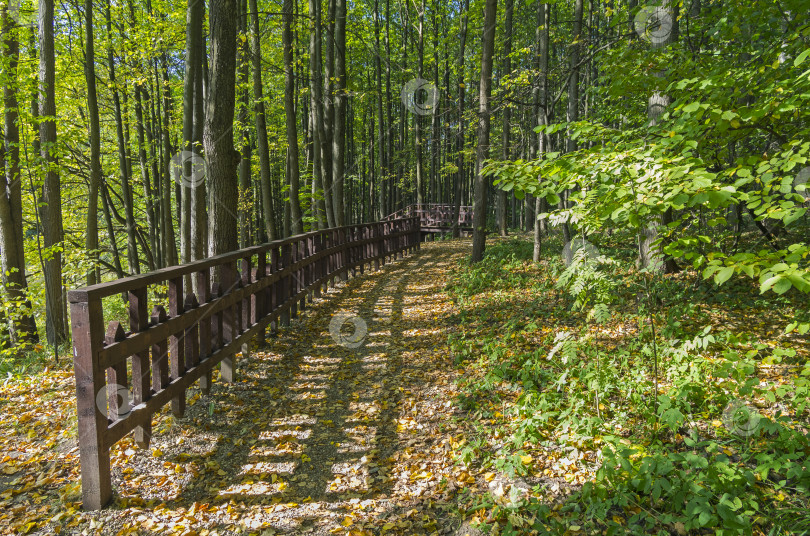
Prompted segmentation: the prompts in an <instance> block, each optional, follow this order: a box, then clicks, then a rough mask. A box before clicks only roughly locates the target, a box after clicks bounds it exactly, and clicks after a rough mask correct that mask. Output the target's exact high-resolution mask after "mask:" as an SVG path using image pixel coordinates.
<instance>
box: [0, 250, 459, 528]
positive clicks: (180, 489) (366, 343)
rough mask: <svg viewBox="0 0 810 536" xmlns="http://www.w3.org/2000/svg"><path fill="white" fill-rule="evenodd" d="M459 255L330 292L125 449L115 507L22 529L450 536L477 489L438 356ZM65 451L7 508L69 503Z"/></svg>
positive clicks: (442, 355)
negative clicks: (55, 473) (466, 493)
mask: <svg viewBox="0 0 810 536" xmlns="http://www.w3.org/2000/svg"><path fill="white" fill-rule="evenodd" d="M467 251H468V244H466V242H435V243H429V244H424V245H423V248H422V251H421V252H420V253H417V254H415V255H412V256H410V257H407V258H405V259H402V260H400V261H397V262H396V263H393V264H389V265H387V266H385V267H384V268H383V269H382V270H381V271H378V272H372V273H370V274H369V273H367V274H366V275H365V276H361V277H358V278H355V279H351V280H350V281H349V282H348V283H347V284H345V285H343V286H342V287H341V288H338V289H333V290H330V291H329V293H328V294H326V295H325V296H324V297H323V298H321V299H318V300H316V301H315V303H314V304H312V306H310V307H308V309H307V310H306V311H305V313H304V314H303V315H300V316H299V318H298V319H296V320H293V322H292V325H291V326H290V327H289V328H283V329H282V330H280V332H279V334H278V337H276V338H273V339H270V340H269V342H268V345H267V347H266V348H262V349H256V350H255V351H254V354H253V356H252V357H251V359H250V360H240V362H239V372H238V373H239V377H238V382H237V383H236V384H234V385H226V384H223V383H221V382H215V383H214V386H215V387H214V388H213V389H212V392H211V394H210V395H208V396H202V395H201V393H199V392H198V391H196V390H195V391H192V392H190V393H189V408H188V410H187V413H186V416H185V417H184V418H182V419H174V418H172V417H171V416H170V414H169V413H168V412H167V411H164V412H163V413H162V414H161V415H160V416H159V417H158V418H157V419H156V421H155V423H154V430H155V435H154V438H153V441H152V445H151V447H150V449H149V450H148V451H144V450H139V449H137V447H135V446H134V444H133V443H132V441H131V440H130V439H125V440H123V441H122V442H120V443H119V444H118V445H117V446H116V448H115V449H114V450H113V451H112V458H113V486H114V488H115V502H114V505H113V507H112V508H108V509H106V510H104V511H102V512H100V513H89V514H88V513H81V512H74V513H73V514H72V515H67V514H64V515H63V516H62V518H60V519H58V520H57V521H56V522H53V521H49V522H47V523H46V521H47V520H48V518H52V516H53V515H56V513H58V511H59V510H57V511H56V513H54V510H53V508H48V509H47V511H45V512H43V514H44V516H35V517H32V519H33V521H34V522H36V525H35V526H32V527H31V529H32V530H31V533H34V532H37V531H38V530H42V529H48V528H49V527H50V528H53V527H55V526H56V525H62V533H75V532H81V531H82V530H86V529H92V530H90V532H97V533H104V534H116V533H125V534H126V533H129V532H131V531H134V530H135V529H136V528H138V529H139V530H140V532H141V533H142V532H143V531H144V529H146V530H148V531H151V532H164V531H169V532H172V533H181V534H182V533H189V534H191V533H196V534H201V535H203V534H214V532H216V533H218V534H243V533H256V534H276V533H279V534H382V533H385V534H444V533H450V532H452V531H453V530H454V529H455V527H456V526H457V525H458V521H456V520H454V519H452V517H451V515H450V514H449V513H448V512H447V507H448V506H450V505H452V504H453V502H454V501H453V500H452V499H453V496H454V495H455V494H456V493H457V492H458V490H459V489H461V488H464V487H466V486H468V485H469V484H471V483H473V482H474V479H473V477H472V476H470V475H469V474H468V473H466V472H465V471H464V470H463V469H462V468H460V467H459V466H457V465H456V464H455V463H454V461H453V457H452V451H453V450H454V447H455V446H457V441H458V440H459V439H460V437H461V436H460V433H461V432H460V428H459V427H458V426H457V425H456V424H454V419H455V418H457V417H458V415H456V414H455V413H454V409H453V404H452V402H451V401H452V399H453V396H454V394H455V392H454V387H453V379H454V378H453V374H454V372H453V366H452V358H451V356H450V355H449V352H448V351H447V348H446V340H447V335H448V332H449V330H451V329H452V326H453V316H454V314H455V311H454V309H453V305H452V303H451V302H450V301H449V300H448V299H447V298H446V297H445V296H444V294H443V293H442V289H443V287H444V285H445V283H446V274H447V272H448V270H449V269H450V268H451V266H452V265H453V264H454V263H455V262H457V260H458V259H459V258H461V257H462V256H463V255H464V254H465V253H466V252H467ZM340 320H345V322H343V323H344V326H343V327H344V330H343V331H340V330H339V329H337V328H338V326H339V324H340V323H341V322H340ZM330 323H331V324H332V329H331V330H330ZM352 326H356V327H357V328H358V329H359V332H356V334H355V336H352V335H351V331H352V329H351V328H352ZM330 331H331V332H330ZM364 331H365V332H367V334H366V336H365V337H363V338H361V339H362V340H356V339H357V337H359V336H360V335H362V334H363V332H364ZM71 387H72V385H71ZM3 409H5V407H4V408H3ZM73 418H74V419H75V416H74V417H73ZM74 441H75V439H74ZM55 448H56V449H57V451H58V449H59V444H57V446H56V447H55ZM61 450H62V451H66V452H64V454H61V455H59V454H57V456H56V458H55V462H54V463H62V464H67V465H68V466H70V465H71V464H72V465H73V466H75V467H73V468H72V470H68V471H67V473H68V474H65V475H64V477H63V478H62V479H58V478H57V479H55V480H53V482H52V483H51V487H48V486H45V488H46V489H40V490H36V488H34V489H32V490H29V491H28V492H26V493H22V494H17V495H13V496H12V497H10V499H11V500H10V501H9V503H8V504H9V505H10V506H14V505H21V504H27V503H30V502H31V501H32V500H33V495H32V493H34V492H35V491H37V492H38V493H40V494H43V493H45V494H53V493H54V492H56V493H61V494H62V496H63V497H62V499H61V502H62V511H64V509H65V507H68V512H70V511H73V510H74V508H78V507H79V504H78V503H75V502H74V503H71V502H69V501H70V496H71V494H72V497H73V500H74V501H75V492H76V489H75V486H74V487H71V486H70V485H69V481H70V478H71V477H73V478H75V475H76V474H77V470H78V463H77V458H76V456H75V453H73V454H71V453H70V452H69V449H65V448H62V449H61ZM60 456H61V457H60ZM68 469H70V467H69V468H68ZM14 476H19V475H14ZM60 484H61V487H60ZM66 484H67V485H66ZM54 499H55V500H56V501H60V499H59V498H56V497H54ZM43 504H46V503H45V502H43ZM18 511H19V510H18ZM24 512H27V514H25V515H28V514H33V513H34V512H31V511H30V509H25V510H24ZM21 513H22V512H21ZM71 525H72V526H71ZM47 532H50V531H47Z"/></svg>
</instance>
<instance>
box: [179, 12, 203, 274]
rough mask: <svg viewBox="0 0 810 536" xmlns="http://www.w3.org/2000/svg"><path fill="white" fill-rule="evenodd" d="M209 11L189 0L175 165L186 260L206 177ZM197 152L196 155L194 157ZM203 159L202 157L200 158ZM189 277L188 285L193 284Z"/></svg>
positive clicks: (185, 259)
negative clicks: (199, 106) (200, 133)
mask: <svg viewBox="0 0 810 536" xmlns="http://www.w3.org/2000/svg"><path fill="white" fill-rule="evenodd" d="M204 14H205V4H204V3H203V2H199V1H197V0H188V7H187V8H186V65H185V76H184V77H183V145H182V147H183V149H182V152H181V153H180V155H181V158H180V159H178V160H179V161H176V162H175V165H178V164H179V165H181V166H182V168H183V179H182V180H181V181H180V192H181V194H180V195H181V200H182V203H181V204H182V207H183V210H182V212H181V215H180V257H181V261H182V262H184V263H186V262H189V261H190V260H191V258H192V252H191V250H192V247H191V244H192V238H191V220H193V219H194V216H195V212H194V207H193V205H192V199H191V198H192V189H193V188H194V187H195V186H196V183H197V182H198V181H202V180H204V174H203V176H202V177H198V176H197V174H198V173H199V171H200V170H199V169H196V168H198V167H199V164H198V162H201V161H202V157H201V156H200V155H197V154H196V151H195V147H194V93H195V90H196V82H197V76H198V74H197V73H198V71H202V65H201V59H202V55H201V54H200V52H201V49H200V42H201V41H202V32H203V16H204ZM192 155H194V156H195V157H196V158H195V157H192ZM198 158H199V160H198ZM190 282H191V281H190V279H189V280H187V284H188V283H190Z"/></svg>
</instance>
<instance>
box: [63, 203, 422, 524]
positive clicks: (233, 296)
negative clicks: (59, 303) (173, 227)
mask: <svg viewBox="0 0 810 536" xmlns="http://www.w3.org/2000/svg"><path fill="white" fill-rule="evenodd" d="M420 235H421V233H420V221H419V218H418V217H415V216H411V217H407V218H400V219H392V220H386V221H382V222H376V223H369V224H363V225H350V226H346V227H340V228H334V229H326V230H323V231H315V232H311V233H307V234H302V235H298V236H294V237H291V238H287V239H284V240H277V241H275V242H270V243H268V244H264V245H261V246H255V247H251V248H247V249H242V250H239V251H234V252H231V253H226V254H223V255H218V256H215V257H211V258H208V259H205V260H201V261H196V262H192V263H189V264H185V265H182V266H174V267H170V268H164V269H161V270H157V271H154V272H150V273H148V274H143V275H138V276H132V277H127V278H123V279H118V280H116V281H111V282H107V283H101V284H98V285H93V286H90V287H85V288H82V289H78V290H73V291H71V292H69V293H68V300H69V301H70V311H71V324H72V332H73V354H74V371H75V375H76V403H77V410H78V411H77V413H78V426H79V429H78V436H79V453H80V459H81V472H82V499H83V507H84V508H85V509H87V510H96V509H99V508H102V507H103V506H104V505H105V504H107V503H108V502H109V500H110V499H111V497H112V483H111V476H110V448H111V447H112V446H113V445H115V443H116V442H118V441H119V440H120V439H121V438H123V437H124V436H125V435H126V434H128V433H129V432H131V431H133V430H134V432H135V441H136V443H137V444H138V445H139V446H141V447H144V448H146V447H148V446H149V441H150V438H151V435H152V429H151V428H152V416H153V415H154V414H155V413H157V412H159V411H160V410H161V408H162V407H163V406H165V405H166V404H168V403H171V409H172V412H173V413H174V414H175V415H176V416H182V415H183V413H184V411H185V404H186V391H187V390H188V389H189V388H190V387H191V386H192V385H193V384H194V383H195V382H199V387H200V389H201V390H202V391H203V392H204V393H208V392H209V390H210V388H211V378H212V370H213V368H214V367H215V366H216V365H218V364H220V363H221V364H222V366H221V372H220V373H221V376H222V379H223V380H224V381H226V382H232V381H234V376H235V362H234V356H235V355H236V354H237V353H239V352H240V351H241V352H242V353H243V356H247V343H248V341H249V340H250V339H251V338H252V337H254V336H257V335H258V336H261V337H262V339H263V338H264V333H265V329H266V328H267V326H268V325H269V324H270V323H271V322H276V321H279V322H281V323H287V322H288V321H289V318H290V316H295V315H296V314H297V311H298V310H299V309H303V308H304V307H305V306H306V298H307V297H309V298H310V299H312V297H313V296H314V297H319V296H320V294H321V292H322V291H323V290H325V289H326V288H328V286H329V285H330V284H331V285H334V283H335V279H336V278H338V279H342V280H345V279H346V278H348V274H349V271H350V270H351V273H352V275H357V272H358V270H359V272H360V273H361V274H362V273H363V271H364V268H365V267H366V266H369V267H371V266H372V264H373V266H374V268H379V267H380V265H381V264H385V262H387V261H388V260H393V259H397V258H400V257H402V256H403V255H404V254H406V253H410V252H413V251H415V250H417V249H419V245H420V238H421V236H420ZM121 295H125V296H126V297H127V303H128V305H127V310H128V314H129V329H128V330H126V329H125V327H124V326H123V325H122V324H121V322H120V321H117V320H112V321H109V322H107V323H105V318H104V305H105V304H104V300H105V298H110V297H113V299H114V300H115V299H119V296H121ZM150 299H151V300H152V302H154V303H151V305H152V309H151V310H150V309H149V305H150ZM161 302H162V303H161ZM167 308H168V309H167Z"/></svg>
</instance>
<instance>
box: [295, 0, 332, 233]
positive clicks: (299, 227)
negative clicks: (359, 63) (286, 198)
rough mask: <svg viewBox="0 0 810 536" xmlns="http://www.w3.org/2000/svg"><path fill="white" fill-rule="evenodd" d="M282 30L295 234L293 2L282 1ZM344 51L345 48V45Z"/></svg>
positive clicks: (297, 210) (297, 213)
mask: <svg viewBox="0 0 810 536" xmlns="http://www.w3.org/2000/svg"><path fill="white" fill-rule="evenodd" d="M282 12H283V17H284V29H283V30H282V32H281V46H282V48H283V49H284V116H285V118H286V125H287V129H286V130H287V147H288V148H289V158H288V159H287V165H288V166H289V169H288V173H287V176H288V179H289V181H290V182H289V185H290V190H289V194H290V219H291V222H290V231H291V232H292V234H294V235H297V234H301V233H303V232H304V222H303V220H302V216H301V203H300V199H299V197H298V195H299V188H300V181H301V169H300V163H299V154H298V128H297V125H296V118H295V73H294V72H293V35H292V33H293V0H284V4H283V7H282ZM344 48H345V46H344Z"/></svg>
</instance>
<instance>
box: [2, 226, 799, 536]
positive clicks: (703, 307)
mask: <svg viewBox="0 0 810 536" xmlns="http://www.w3.org/2000/svg"><path fill="white" fill-rule="evenodd" d="M528 238H529V237H528V236H519V237H509V238H492V239H491V240H488V245H487V253H486V255H485V258H484V260H483V261H482V262H481V263H478V264H476V265H475V266H469V264H468V263H467V262H466V261H467V259H468V255H469V252H470V243H469V241H468V240H461V241H446V242H430V243H426V244H423V245H422V251H421V252H420V253H417V254H415V255H411V256H409V257H406V258H404V259H402V260H399V261H396V262H394V263H390V264H388V265H386V266H385V267H383V269H382V270H379V271H374V272H370V273H367V274H365V275H363V276H360V277H357V278H352V279H350V280H349V281H348V282H347V283H345V284H340V285H339V286H338V287H337V288H334V289H330V290H329V292H328V293H327V294H325V295H324V296H323V297H322V298H319V299H316V300H315V302H314V303H313V304H311V305H310V306H308V308H307V309H306V311H304V312H303V313H302V314H300V315H299V317H298V318H297V319H294V320H293V321H292V323H291V326H290V327H286V328H281V329H280V330H279V332H278V335H277V336H276V337H272V338H268V340H267V341H266V345H265V346H263V347H262V348H255V349H254V350H253V351H252V354H251V358H250V359H248V360H240V361H239V362H238V367H239V368H238V377H237V382H236V383H234V384H224V383H221V382H219V381H215V382H214V384H213V385H214V386H213V388H212V390H211V393H210V394H208V395H203V394H202V393H201V392H200V391H199V390H197V389H194V390H191V391H189V393H188V402H189V404H188V408H187V411H186V414H185V416H184V417H183V418H174V417H173V416H172V415H171V412H170V411H169V408H168V407H167V408H164V411H163V412H161V413H160V414H159V415H157V416H155V419H154V421H153V432H154V434H153V437H152V443H151V445H150V448H149V449H139V448H138V447H137V446H136V445H135V444H134V442H133V440H132V438H131V437H128V438H125V439H124V440H122V441H120V442H119V443H118V444H117V445H116V446H115V447H114V448H113V449H112V452H111V454H112V472H113V487H114V500H113V502H112V504H111V505H110V507H108V508H106V509H104V510H102V511H100V512H83V511H81V489H80V485H79V480H78V479H79V459H78V446H77V444H76V415H75V398H74V384H73V374H72V369H71V367H70V363H65V364H63V366H61V367H56V368H53V367H51V368H49V369H45V370H41V371H39V372H35V373H29V374H27V375H25V374H20V375H17V376H9V378H8V379H7V380H6V381H5V382H4V383H3V384H2V386H0V434H2V435H1V436H0V532H8V533H25V534H51V533H54V532H59V533H62V534H135V533H138V534H158V533H160V534H198V535H200V536H204V535H212V534H222V535H225V534H258V535H262V534H270V535H272V534H313V535H314V534H324V535H325V534H345V535H355V536H360V535H367V534H374V535H377V534H380V535H383V534H392V535H394V534H396V535H403V536H404V535H411V534H431V535H433V534H455V535H456V536H463V535H465V534H469V535H470V536H477V535H479V534H481V532H480V531H479V530H478V529H476V528H472V527H473V526H478V525H479V524H484V525H488V526H489V529H488V530H490V534H499V535H502V536H506V535H510V534H514V535H518V534H564V535H566V536H580V535H583V534H606V535H610V534H625V533H632V534H661V535H673V534H677V535H678V536H683V535H686V534H720V533H723V534H757V535H764V534H808V533H810V517H808V516H807V511H808V508H810V493H808V486H809V485H810V466H808V463H807V460H808V455H810V434H808V429H810V422H808V421H809V419H808V408H809V407H810V405H809V404H808V402H807V399H808V385H809V383H808V379H807V376H810V366H808V356H810V344H808V340H807V337H804V336H802V335H800V334H798V333H797V332H796V331H793V332H792V333H786V332H785V326H786V325H787V324H788V323H790V322H791V321H792V320H796V319H800V320H801V319H804V318H805V317H806V314H807V313H806V300H805V298H804V296H802V295H798V294H792V293H788V294H786V295H784V296H779V297H773V296H769V295H765V296H759V295H758V294H757V289H756V285H755V283H752V282H751V281H749V280H746V279H743V278H739V279H735V280H732V281H730V282H729V284H727V285H725V286H724V287H722V288H721V289H717V288H716V287H713V286H712V285H711V284H709V283H705V282H701V280H700V278H699V275H697V274H695V273H694V272H691V271H686V270H685V271H684V272H682V273H680V274H678V275H674V276H665V277H661V276H658V277H657V278H656V279H655V280H654V281H653V282H652V283H650V284H649V285H647V284H642V283H643V281H644V277H646V276H645V274H643V273H642V274H640V273H639V272H638V271H637V270H636V269H635V268H634V265H633V259H634V255H635V251H634V248H633V245H632V241H628V240H627V239H626V237H624V238H623V237H621V236H612V237H603V239H602V240H601V241H600V243H599V244H598V246H599V248H600V251H601V252H603V253H604V255H605V259H603V260H602V261H600V265H599V267H598V270H596V271H592V270H590V269H588V268H587V267H586V269H583V270H581V271H580V272H578V275H575V279H572V280H569V281H573V283H574V284H573V285H572V286H565V285H563V284H562V282H564V281H565V278H566V275H565V274H566V270H565V267H564V266H563V264H562V262H561V260H560V256H559V252H560V250H561V248H562V245H561V244H560V243H559V238H558V237H551V238H547V239H546V240H545V242H544V251H543V253H544V254H543V260H542V261H541V262H540V263H533V262H532V261H531V251H532V245H531V242H530V241H529V240H528ZM608 257H609V259H608ZM610 259H612V260H610ZM569 272H570V271H569ZM600 274H601V275H600ZM572 288H573V290H572ZM600 289H601V290H600ZM577 296H579V299H585V300H591V301H590V302H589V305H588V307H591V306H593V305H594V304H595V303H596V301H595V300H597V298H598V299H599V300H603V301H604V304H605V306H604V309H603V310H602V311H601V312H600V311H596V313H597V314H593V315H588V314H587V308H585V310H577V308H576V307H573V305H574V304H575V298H576V297H577ZM335 319H337V321H336V320H335ZM342 320H346V322H345V323H344V329H345V330H346V331H343V330H337V329H336V324H340V323H341V321H342ZM352 326H356V327H357V328H358V329H359V330H360V331H359V332H355V334H354V335H353V334H352ZM357 333H359V334H360V335H364V334H365V337H362V340H361V341H357V342H361V344H355V341H356V339H355V336H356V335H357Z"/></svg>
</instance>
